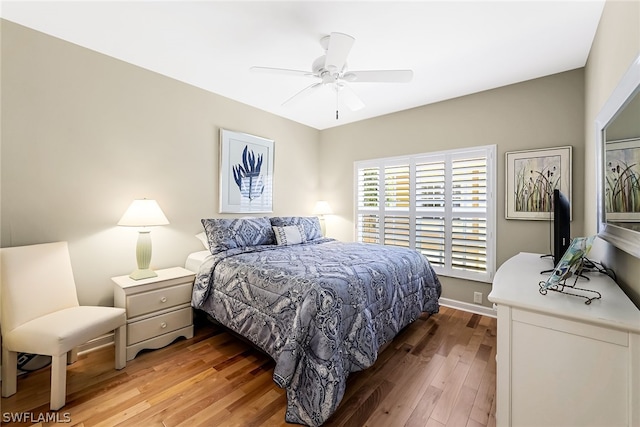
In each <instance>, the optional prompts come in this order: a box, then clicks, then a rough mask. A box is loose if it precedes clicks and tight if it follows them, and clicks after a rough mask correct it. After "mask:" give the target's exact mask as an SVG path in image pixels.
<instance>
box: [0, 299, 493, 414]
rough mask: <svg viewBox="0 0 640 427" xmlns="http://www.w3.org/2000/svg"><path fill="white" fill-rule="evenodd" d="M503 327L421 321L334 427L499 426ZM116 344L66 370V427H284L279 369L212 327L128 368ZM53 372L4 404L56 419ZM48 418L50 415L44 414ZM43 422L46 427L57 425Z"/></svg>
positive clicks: (459, 316)
mask: <svg viewBox="0 0 640 427" xmlns="http://www.w3.org/2000/svg"><path fill="white" fill-rule="evenodd" d="M495 353H496V320H495V319H494V318H490V317H485V316H480V315H477V314H471V313H467V312H463V311H459V310H455V309H451V308H447V307H441V309H440V313H438V314H436V315H433V316H431V317H428V316H426V315H424V316H423V317H421V318H419V319H418V320H416V321H415V322H414V323H413V324H411V325H409V326H408V327H407V328H405V329H404V330H403V331H402V332H401V333H400V335H398V337H396V339H395V340H394V341H393V342H392V343H391V344H390V345H389V346H387V348H386V349H385V350H384V351H383V352H382V353H381V354H380V355H379V358H378V361H377V362H376V363H375V365H374V366H372V367H371V368H369V369H367V370H365V371H362V372H357V373H354V374H352V375H351V376H350V377H349V380H348V385H347V391H346V394H345V396H344V398H343V400H342V403H341V404H340V407H339V408H338V410H337V411H336V413H335V414H334V415H333V416H332V417H331V418H330V419H329V421H328V422H327V423H326V424H325V425H326V426H349V427H352V426H423V427H442V426H455V427H459V426H468V427H476V426H495V394H496V393H495V388H496V362H495ZM113 359H114V352H113V346H108V347H105V348H102V349H99V350H96V351H93V352H90V353H88V354H84V355H82V356H80V357H79V359H78V361H77V362H76V363H75V364H73V365H70V366H68V369H67V404H66V405H65V406H64V407H63V408H62V409H61V410H60V411H59V412H58V415H57V417H58V420H59V421H66V420H67V419H70V422H68V423H65V424H61V425H67V426H87V427H88V426H116V425H117V426H165V427H168V426H178V425H183V426H197V425H202V426H211V427H214V426H221V427H222V426H243V427H244V426H247V427H248V426H263V425H264V426H283V425H291V424H287V423H285V421H284V413H285V407H286V398H285V393H284V390H281V389H279V388H278V387H277V386H276V385H275V384H274V383H273V380H272V378H271V377H272V374H273V368H274V362H273V361H272V360H271V359H270V358H269V357H267V356H265V355H264V354H262V353H261V352H259V351H257V350H256V349H254V348H253V347H252V346H250V345H248V344H246V343H245V342H243V341H241V340H239V339H238V338H236V337H234V336H232V335H231V334H229V333H228V332H225V331H224V330H222V329H220V328H219V327H216V326H214V325H212V324H210V323H208V322H206V321H200V322H198V323H197V325H196V334H195V336H194V338H193V339H190V340H184V339H179V340H178V341H176V342H174V343H173V344H172V345H169V346H167V347H165V348H162V349H159V350H155V351H143V352H142V353H140V354H139V355H138V357H136V358H135V359H134V360H131V361H129V362H128V363H127V367H126V368H125V369H123V370H121V371H116V370H114V369H113V363H114V362H113ZM49 375H50V369H49V368H44V369H42V370H40V371H38V372H32V373H29V374H27V375H24V376H21V377H20V378H19V379H18V392H17V393H16V394H15V395H14V396H11V397H9V398H3V399H2V409H1V412H2V420H1V421H2V423H3V425H5V424H6V425H31V423H11V422H9V423H7V421H8V419H7V417H8V416H11V415H14V416H15V414H17V413H24V412H27V413H29V414H30V415H29V416H30V417H32V419H34V418H35V419H36V420H37V419H38V417H42V418H39V419H46V418H44V417H47V416H49V417H51V414H53V413H51V412H49V392H50V388H49ZM40 414H42V415H40ZM53 424H54V423H50V422H43V423H39V424H37V425H53Z"/></svg>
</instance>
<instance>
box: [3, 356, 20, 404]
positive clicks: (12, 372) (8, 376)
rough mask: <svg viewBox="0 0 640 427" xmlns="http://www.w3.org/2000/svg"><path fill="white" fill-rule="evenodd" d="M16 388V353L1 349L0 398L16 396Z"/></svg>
mask: <svg viewBox="0 0 640 427" xmlns="http://www.w3.org/2000/svg"><path fill="white" fill-rule="evenodd" d="M17 388H18V353H17V352H15V351H9V350H7V349H6V348H4V347H2V397H9V396H11V395H13V394H16V390H17Z"/></svg>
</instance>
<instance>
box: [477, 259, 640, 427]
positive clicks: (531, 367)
mask: <svg viewBox="0 0 640 427" xmlns="http://www.w3.org/2000/svg"><path fill="white" fill-rule="evenodd" d="M550 268H551V261H550V260H549V259H548V258H546V259H541V258H540V255H539V254H531V253H520V254H518V255H516V256H514V257H513V258H511V259H509V260H508V261H507V262H505V263H504V264H503V265H502V266H501V267H500V268H499V269H498V271H497V273H496V275H495V279H494V281H493V289H492V291H491V293H490V294H489V301H491V302H493V303H494V304H496V305H497V309H498V337H497V345H498V350H497V362H498V363H497V384H496V388H497V402H496V421H497V425H498V426H513V427H522V426H532V427H540V426H548V427H551V426H557V427H560V426H562V427H568V426H580V427H584V426H599V427H605V426H606V427H614V426H640V310H638V309H637V308H636V306H635V305H634V304H633V303H632V302H631V301H630V300H629V298H628V297H627V296H626V295H625V294H624V292H622V290H621V289H620V288H619V287H618V285H617V284H616V283H615V282H614V281H613V280H612V279H611V278H609V277H608V276H606V275H604V274H600V273H588V274H587V276H588V277H589V278H590V280H589V281H587V280H585V279H580V280H579V281H578V283H577V285H576V286H578V287H582V288H586V289H592V290H597V291H599V292H600V293H601V294H602V298H601V299H599V300H594V301H593V302H591V304H590V305H587V304H585V301H586V300H585V299H583V298H578V297H575V296H571V295H565V294H560V293H557V292H549V293H548V294H547V295H541V294H540V292H539V286H538V283H539V282H540V281H543V280H546V278H547V277H548V276H549V274H546V275H541V274H540V271H542V270H547V269H550ZM570 280H571V283H572V281H573V279H570ZM576 292H578V291H576Z"/></svg>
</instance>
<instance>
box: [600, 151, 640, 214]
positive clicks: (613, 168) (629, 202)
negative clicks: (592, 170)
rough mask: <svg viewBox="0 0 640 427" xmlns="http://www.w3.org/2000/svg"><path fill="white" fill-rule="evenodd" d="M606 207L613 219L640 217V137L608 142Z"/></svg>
mask: <svg viewBox="0 0 640 427" xmlns="http://www.w3.org/2000/svg"><path fill="white" fill-rule="evenodd" d="M604 192H605V209H606V211H607V214H616V213H620V214H631V215H618V216H617V217H616V216H615V215H608V216H609V217H610V219H618V220H630V221H631V220H640V140H632V141H620V142H607V151H606V163H605V189H604Z"/></svg>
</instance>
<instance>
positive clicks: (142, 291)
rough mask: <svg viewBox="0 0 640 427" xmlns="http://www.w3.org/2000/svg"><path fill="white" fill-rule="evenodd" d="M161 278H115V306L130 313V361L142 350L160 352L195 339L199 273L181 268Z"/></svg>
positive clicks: (128, 320) (165, 272)
mask: <svg viewBox="0 0 640 427" xmlns="http://www.w3.org/2000/svg"><path fill="white" fill-rule="evenodd" d="M156 273H157V274H158V276H157V277H152V278H149V279H142V280H133V279H131V278H130V277H129V276H119V277H113V278H112V279H111V280H113V282H114V283H115V286H114V293H113V299H114V306H115V307H122V308H125V309H126V310H127V361H129V360H131V359H133V358H135V357H136V355H137V354H138V352H139V351H140V350H142V349H145V348H146V349H157V348H160V347H164V346H166V345H168V344H171V343H172V342H173V341H174V340H175V339H176V338H178V337H185V338H192V337H193V311H192V309H191V293H192V289H193V281H194V278H195V274H194V273H193V272H191V271H189V270H185V269H184V268H181V267H174V268H167V269H164V270H156Z"/></svg>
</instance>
